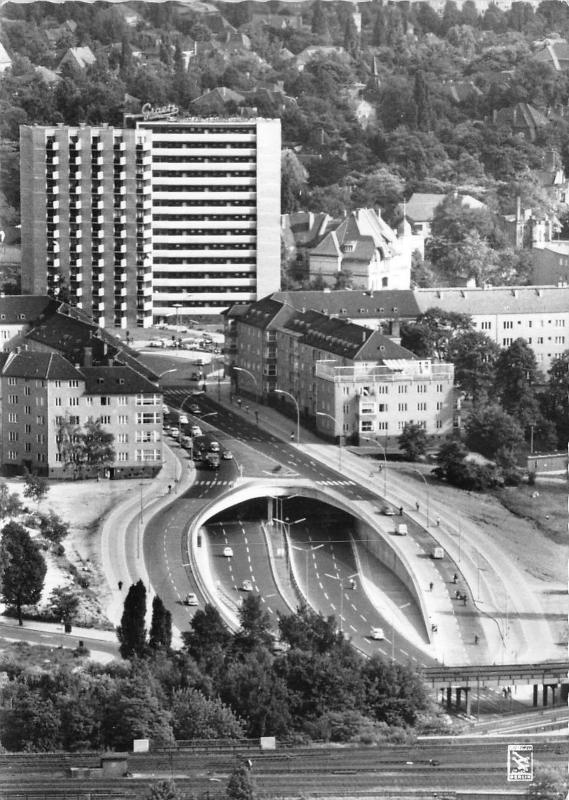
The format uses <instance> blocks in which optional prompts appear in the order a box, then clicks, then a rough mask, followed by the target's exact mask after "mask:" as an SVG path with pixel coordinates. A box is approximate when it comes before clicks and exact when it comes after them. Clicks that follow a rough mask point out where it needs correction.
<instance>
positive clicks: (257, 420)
mask: <svg viewBox="0 0 569 800" xmlns="http://www.w3.org/2000/svg"><path fill="white" fill-rule="evenodd" d="M255 422H256V424H257V425H258V424H259V412H258V411H255Z"/></svg>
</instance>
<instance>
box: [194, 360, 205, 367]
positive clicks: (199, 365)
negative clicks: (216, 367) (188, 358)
mask: <svg viewBox="0 0 569 800" xmlns="http://www.w3.org/2000/svg"><path fill="white" fill-rule="evenodd" d="M194 364H195V365H196V367H203V366H205V364H206V361H205V359H203V358H196V360H195V361H194Z"/></svg>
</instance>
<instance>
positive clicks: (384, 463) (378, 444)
mask: <svg viewBox="0 0 569 800" xmlns="http://www.w3.org/2000/svg"><path fill="white" fill-rule="evenodd" d="M361 438H362V439H365V440H366V441H367V442H373V444H375V445H377V447H379V448H381V454H382V455H383V495H384V499H385V500H387V453H386V452H385V447H384V446H383V445H382V444H381V442H378V441H377V439H372V438H371V437H370V436H362V437H361Z"/></svg>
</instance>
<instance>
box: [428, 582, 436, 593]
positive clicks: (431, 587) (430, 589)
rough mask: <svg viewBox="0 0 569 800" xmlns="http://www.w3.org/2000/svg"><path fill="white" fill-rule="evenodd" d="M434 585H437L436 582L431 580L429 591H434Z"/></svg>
mask: <svg viewBox="0 0 569 800" xmlns="http://www.w3.org/2000/svg"><path fill="white" fill-rule="evenodd" d="M434 585H435V584H434V583H433V582H432V581H431V582H430V584H429V591H430V592H432V591H433V586H434Z"/></svg>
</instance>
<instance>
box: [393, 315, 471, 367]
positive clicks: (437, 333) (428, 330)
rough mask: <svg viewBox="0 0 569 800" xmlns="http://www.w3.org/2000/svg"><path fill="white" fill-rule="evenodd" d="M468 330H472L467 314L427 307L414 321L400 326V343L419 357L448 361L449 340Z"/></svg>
mask: <svg viewBox="0 0 569 800" xmlns="http://www.w3.org/2000/svg"><path fill="white" fill-rule="evenodd" d="M469 330H472V319H471V318H470V317H469V315H468V314H459V313H457V312H454V311H450V312H449V311H444V310H443V309H442V308H429V309H428V310H427V311H425V313H424V314H419V316H418V317H417V320H416V322H415V323H405V324H403V325H402V326H401V344H402V346H403V347H406V348H407V349H408V350H411V351H412V352H413V353H415V355H417V356H419V358H438V359H440V360H441V361H448V360H449V347H450V342H451V340H452V339H453V338H454V337H455V336H457V335H458V334H459V333H464V332H465V331H469Z"/></svg>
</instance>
